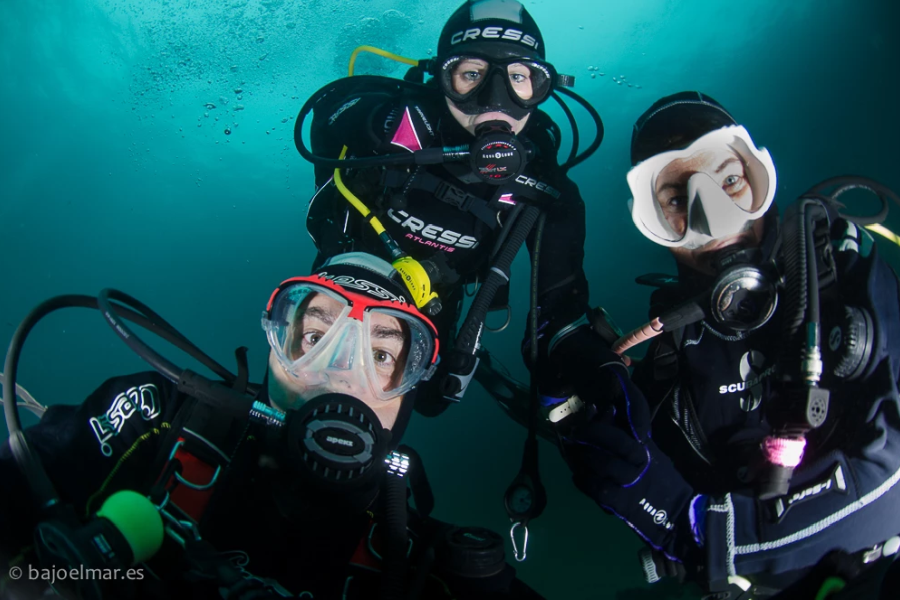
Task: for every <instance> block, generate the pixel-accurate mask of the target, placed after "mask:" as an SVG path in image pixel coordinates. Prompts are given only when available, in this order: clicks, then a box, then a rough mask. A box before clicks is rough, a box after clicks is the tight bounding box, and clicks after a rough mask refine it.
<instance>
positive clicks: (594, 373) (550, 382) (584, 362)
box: [535, 325, 627, 411]
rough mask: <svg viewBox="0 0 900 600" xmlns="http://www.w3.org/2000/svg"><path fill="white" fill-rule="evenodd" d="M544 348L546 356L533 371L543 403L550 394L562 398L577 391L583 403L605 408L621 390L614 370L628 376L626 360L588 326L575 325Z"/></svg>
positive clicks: (560, 400)
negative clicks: (544, 360)
mask: <svg viewBox="0 0 900 600" xmlns="http://www.w3.org/2000/svg"><path fill="white" fill-rule="evenodd" d="M545 351H546V352H548V354H549V359H548V360H547V361H546V363H544V364H543V365H542V364H539V365H538V368H537V370H536V373H535V374H536V375H537V378H538V389H539V390H540V392H541V395H542V396H543V397H544V402H545V404H546V403H552V399H553V398H556V399H558V401H559V402H563V401H565V400H566V398H568V397H569V396H571V395H573V394H576V395H577V396H578V397H579V398H581V400H582V401H583V402H584V403H586V404H591V405H593V406H596V407H598V409H599V410H601V411H604V410H606V408H607V407H609V406H610V403H611V402H612V399H613V398H614V397H615V396H617V395H619V394H620V393H621V392H620V386H619V383H618V381H617V380H616V378H615V377H614V373H616V372H621V373H623V374H625V375H626V376H627V370H626V367H625V363H624V362H623V361H622V357H621V356H619V355H618V354H616V353H615V352H613V351H612V350H610V348H609V345H608V344H607V342H606V341H604V340H603V338H601V337H600V336H599V335H598V334H596V333H595V332H594V331H593V330H591V329H590V328H589V327H587V326H584V325H583V326H581V327H579V328H577V329H575V330H574V331H572V332H571V333H569V334H568V335H566V336H565V337H564V338H563V339H562V340H561V341H560V342H558V343H550V344H548V347H547V348H546V350H545Z"/></svg>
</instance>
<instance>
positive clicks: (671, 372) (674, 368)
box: [653, 327, 684, 381]
mask: <svg viewBox="0 0 900 600" xmlns="http://www.w3.org/2000/svg"><path fill="white" fill-rule="evenodd" d="M683 336H684V327H679V328H678V329H676V330H675V331H672V332H671V333H668V332H667V333H663V334H662V335H661V336H659V338H657V340H658V341H657V343H656V345H655V347H654V351H653V379H654V380H655V381H667V380H670V379H675V378H676V377H677V376H678V349H679V348H680V347H681V340H682V338H683Z"/></svg>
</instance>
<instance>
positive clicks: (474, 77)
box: [462, 71, 481, 82]
mask: <svg viewBox="0 0 900 600" xmlns="http://www.w3.org/2000/svg"><path fill="white" fill-rule="evenodd" d="M462 76H463V78H465V79H466V81H471V82H475V81H478V80H479V79H480V78H481V73H479V72H478V71H465V72H464V73H463V74H462Z"/></svg>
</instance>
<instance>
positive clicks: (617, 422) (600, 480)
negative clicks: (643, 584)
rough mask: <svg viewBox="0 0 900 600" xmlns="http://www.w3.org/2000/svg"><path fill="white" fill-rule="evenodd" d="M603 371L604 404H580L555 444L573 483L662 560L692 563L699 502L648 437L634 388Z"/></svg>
mask: <svg viewBox="0 0 900 600" xmlns="http://www.w3.org/2000/svg"><path fill="white" fill-rule="evenodd" d="M607 371H609V375H610V377H612V378H613V380H614V381H615V382H616V384H617V386H618V388H619V389H618V393H617V394H616V395H615V397H613V398H611V399H610V401H611V405H607V406H608V407H607V408H605V409H600V410H598V409H597V408H596V407H595V406H588V407H587V409H586V413H587V414H585V415H584V420H583V421H582V422H581V423H579V424H578V425H577V426H576V427H575V428H574V429H573V430H572V431H571V432H570V433H569V434H568V435H566V436H564V437H563V438H562V447H563V452H564V457H565V459H566V462H567V463H568V464H569V467H570V468H571V469H572V474H573V481H574V483H575V485H576V486H577V487H578V489H580V490H581V491H582V492H584V493H585V494H587V495H588V496H589V497H591V498H593V499H594V501H595V502H597V504H599V505H600V507H601V508H603V509H604V510H605V511H606V512H609V513H611V514H613V515H615V516H617V517H619V518H620V519H622V520H623V521H625V522H626V523H628V525H629V526H630V527H631V528H632V529H634V530H635V531H637V533H638V535H640V536H641V537H642V538H643V539H644V540H645V541H646V542H647V543H649V544H650V545H651V546H652V547H653V548H654V549H656V550H657V551H659V552H661V553H662V554H663V555H664V556H666V557H667V558H668V559H669V560H674V561H678V562H686V561H689V562H691V563H694V562H695V561H696V560H697V558H698V557H697V555H696V554H695V553H697V552H698V549H699V543H700V541H701V540H700V538H699V534H700V533H701V528H702V524H701V525H699V526H698V524H697V518H700V519H702V516H703V509H704V503H705V497H704V496H695V495H694V491H693V489H692V488H691V486H690V485H688V484H687V482H686V481H685V480H684V478H683V477H682V476H681V474H680V473H678V471H676V470H675V467H674V465H673V464H672V461H671V460H669V458H668V457H667V456H666V455H665V454H663V453H662V452H661V451H660V450H659V448H657V447H656V444H655V443H654V442H653V440H652V439H651V438H650V410H649V407H648V405H647V401H646V399H645V398H644V396H643V394H642V393H641V392H640V390H638V389H637V387H635V386H634V384H632V383H631V381H630V380H629V379H628V377H627V374H625V373H622V374H620V373H619V372H618V369H607ZM692 512H693V514H692ZM695 529H696V532H695V531H694V530H695ZM648 578H649V574H648Z"/></svg>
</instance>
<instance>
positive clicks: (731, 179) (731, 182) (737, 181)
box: [722, 175, 747, 196]
mask: <svg viewBox="0 0 900 600" xmlns="http://www.w3.org/2000/svg"><path fill="white" fill-rule="evenodd" d="M746 183H747V182H746V180H745V179H744V178H743V177H741V176H740V175H729V176H728V177H726V178H725V181H724V182H722V189H723V190H725V192H726V193H728V194H730V195H732V196H733V195H735V194H736V193H738V192H740V191H741V190H742V189H744V186H745V185H746Z"/></svg>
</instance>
